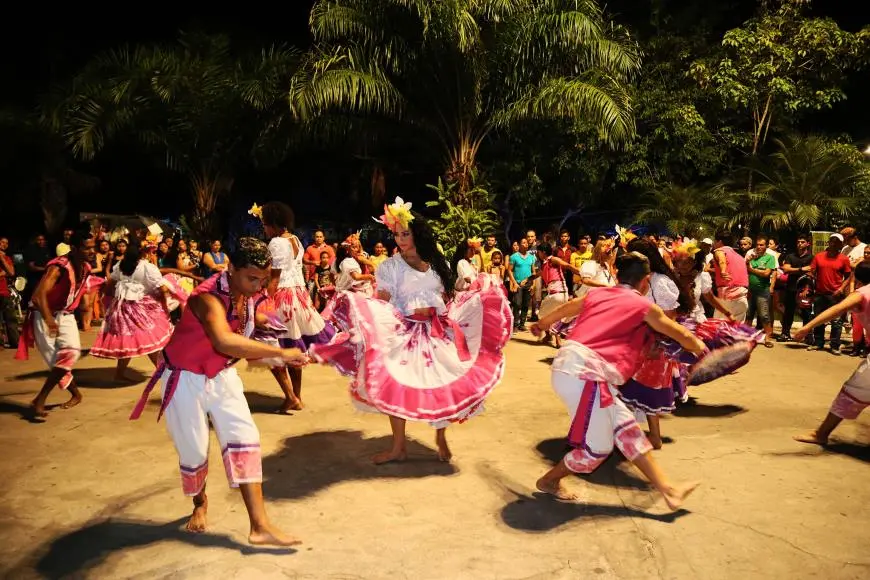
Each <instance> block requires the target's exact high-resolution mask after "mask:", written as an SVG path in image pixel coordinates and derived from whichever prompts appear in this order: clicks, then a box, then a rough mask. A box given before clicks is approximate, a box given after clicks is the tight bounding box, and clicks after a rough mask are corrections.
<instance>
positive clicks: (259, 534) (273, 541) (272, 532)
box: [248, 524, 302, 546]
mask: <svg viewBox="0 0 870 580" xmlns="http://www.w3.org/2000/svg"><path fill="white" fill-rule="evenodd" d="M248 541H249V542H250V543H251V544H253V545H255V546H262V545H268V546H296V545H298V544H301V543H302V540H300V539H299V538H295V537H293V536H291V535H288V534H285V533H284V532H282V531H281V530H279V529H278V528H276V527H274V526H273V525H271V524H266V525H265V526H263V527H261V528H259V529H257V530H251V533H250V535H248Z"/></svg>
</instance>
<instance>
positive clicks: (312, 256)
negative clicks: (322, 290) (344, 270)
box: [302, 243, 335, 279]
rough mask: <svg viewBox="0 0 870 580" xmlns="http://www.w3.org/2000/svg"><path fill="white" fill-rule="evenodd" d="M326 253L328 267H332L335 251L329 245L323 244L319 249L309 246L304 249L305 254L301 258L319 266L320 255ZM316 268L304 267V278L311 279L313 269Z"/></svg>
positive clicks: (312, 245)
mask: <svg viewBox="0 0 870 580" xmlns="http://www.w3.org/2000/svg"><path fill="white" fill-rule="evenodd" d="M323 252H326V253H327V254H329V265H330V266H332V265H333V264H334V263H335V249H334V248H333V247H332V246H330V245H329V244H326V243H324V244H323V245H322V246H320V247H319V248H318V247H317V246H315V245H314V244H311V245H310V246H308V247H307V248H305V254H304V255H303V256H302V257H303V258H304V259H306V260H311V261H312V262H317V263H318V264H320V254H322V253H323ZM315 268H317V266H305V272H306V274H307V275H306V276H305V278H306V279H308V278H311V276H313V275H314V269H315Z"/></svg>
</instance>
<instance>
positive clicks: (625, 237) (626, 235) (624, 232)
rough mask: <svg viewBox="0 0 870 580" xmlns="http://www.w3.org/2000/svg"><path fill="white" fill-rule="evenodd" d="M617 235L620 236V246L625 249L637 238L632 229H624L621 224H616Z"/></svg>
mask: <svg viewBox="0 0 870 580" xmlns="http://www.w3.org/2000/svg"><path fill="white" fill-rule="evenodd" d="M616 234H617V235H618V236H619V245H620V246H622V247H623V248H624V247H625V246H627V245H628V242H630V241H631V240H633V239H635V238H636V237H637V235H636V234H635V233H634V232H633V231H631V228H630V227H628V228H623V227H620V225H619V224H616Z"/></svg>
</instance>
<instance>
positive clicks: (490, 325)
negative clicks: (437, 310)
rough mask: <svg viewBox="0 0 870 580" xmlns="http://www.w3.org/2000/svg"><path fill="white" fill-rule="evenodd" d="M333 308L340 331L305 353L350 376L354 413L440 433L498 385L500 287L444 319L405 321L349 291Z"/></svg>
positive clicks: (507, 315) (506, 321)
mask: <svg viewBox="0 0 870 580" xmlns="http://www.w3.org/2000/svg"><path fill="white" fill-rule="evenodd" d="M332 310H333V321H334V322H335V324H336V325H337V327H338V329H339V333H338V334H336V336H335V338H333V340H332V341H331V342H329V343H328V344H321V345H313V346H312V347H311V348H310V349H309V354H311V356H312V357H313V358H314V359H315V360H317V361H319V362H322V363H326V364H329V365H331V366H333V367H335V368H336V369H337V370H338V371H339V372H340V373H342V374H344V375H346V376H349V377H351V378H352V380H351V384H350V394H351V398H352V400H353V401H354V403H355V405H356V406H357V407H358V408H361V409H363V410H368V411H378V412H382V413H386V414H388V415H393V416H396V417H401V418H403V419H407V420H411V421H428V422H434V423H436V424H437V425H436V426H439V427H440V426H442V425H444V424H445V423H446V422H462V421H465V420H466V419H467V418H469V417H470V416H472V415H473V414H475V413H476V412H477V411H479V410H480V408H481V405H482V404H483V401H484V399H485V398H486V397H487V395H489V393H490V392H491V391H492V389H493V388H494V387H495V386H496V385H497V384H498V382H499V381H500V380H501V377H502V374H503V372H504V364H505V363H504V354H503V353H502V349H503V348H504V346H505V344H507V342H508V340H510V332H511V328H512V322H513V319H512V316H511V310H510V305H509V304H508V301H507V299H506V298H505V296H504V294H503V292H502V291H501V289H499V288H496V287H494V286H491V285H490V286H489V287H488V288H486V289H485V290H474V291H468V292H462V293H460V294H459V295H458V296H457V299H456V300H455V301H453V302H451V303H450V304H449V306H448V312H447V314H446V316H437V315H435V314H434V312H433V314H432V315H431V316H427V317H406V316H403V315H402V314H401V313H400V312H399V311H398V310H397V309H396V308H395V307H393V306H392V305H391V304H389V303H387V302H384V301H382V300H378V299H376V298H368V297H366V296H363V295H361V294H359V293H354V292H346V293H343V294H340V295H338V296H337V297H336V299H335V301H334V304H333V309H332Z"/></svg>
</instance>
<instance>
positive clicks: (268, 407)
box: [245, 384, 296, 415]
mask: <svg viewBox="0 0 870 580" xmlns="http://www.w3.org/2000/svg"><path fill="white" fill-rule="evenodd" d="M275 388H276V389H277V388H278V385H277V384H276V385H275ZM245 399H247V400H248V407H250V409H251V413H273V414H274V413H275V411H277V410H278V409H279V408H280V407H281V405H282V404H283V403H284V397H278V396H275V395H264V394H262V393H257V392H255V391H251V392H247V393H245ZM295 412H296V411H291V412H290V414H291V415H292V414H293V413H295Z"/></svg>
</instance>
